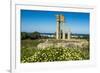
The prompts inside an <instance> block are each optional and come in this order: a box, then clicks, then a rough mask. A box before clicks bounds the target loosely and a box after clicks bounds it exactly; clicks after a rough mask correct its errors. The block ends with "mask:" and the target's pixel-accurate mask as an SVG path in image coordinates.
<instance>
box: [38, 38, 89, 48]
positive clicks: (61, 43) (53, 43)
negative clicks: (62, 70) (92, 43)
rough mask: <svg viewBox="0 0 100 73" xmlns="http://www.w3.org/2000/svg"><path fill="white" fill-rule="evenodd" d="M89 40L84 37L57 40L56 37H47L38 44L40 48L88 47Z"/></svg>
mask: <svg viewBox="0 0 100 73" xmlns="http://www.w3.org/2000/svg"><path fill="white" fill-rule="evenodd" d="M88 46H89V42H88V41H87V40H83V39H71V40H55V39H46V41H45V42H43V43H39V44H38V45H37V48H38V49H45V48H48V47H55V48H59V47H63V48H73V47H74V48H87V47H88Z"/></svg>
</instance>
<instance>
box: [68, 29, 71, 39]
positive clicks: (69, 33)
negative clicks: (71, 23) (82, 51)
mask: <svg viewBox="0 0 100 73" xmlns="http://www.w3.org/2000/svg"><path fill="white" fill-rule="evenodd" d="M70 35H71V32H70V30H68V40H70V37H71V36H70Z"/></svg>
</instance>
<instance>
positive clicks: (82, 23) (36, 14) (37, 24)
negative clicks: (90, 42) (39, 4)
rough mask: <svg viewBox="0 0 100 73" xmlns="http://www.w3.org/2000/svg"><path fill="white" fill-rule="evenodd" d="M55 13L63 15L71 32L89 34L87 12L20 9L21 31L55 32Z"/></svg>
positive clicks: (88, 16)
mask: <svg viewBox="0 0 100 73" xmlns="http://www.w3.org/2000/svg"><path fill="white" fill-rule="evenodd" d="M56 14H63V15H64V16H65V25H66V26H67V27H69V28H70V29H71V32H72V33H81V34H89V19H90V14H89V13H82V12H81V13H80V12H54V11H36V10H21V31H22V32H34V31H38V32H41V33H54V32H56Z"/></svg>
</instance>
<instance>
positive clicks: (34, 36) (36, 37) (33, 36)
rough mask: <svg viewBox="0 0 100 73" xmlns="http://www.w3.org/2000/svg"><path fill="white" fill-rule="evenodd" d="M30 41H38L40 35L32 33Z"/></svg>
mask: <svg viewBox="0 0 100 73" xmlns="http://www.w3.org/2000/svg"><path fill="white" fill-rule="evenodd" d="M30 38H31V39H39V38H40V33H39V32H33V33H31V35H30Z"/></svg>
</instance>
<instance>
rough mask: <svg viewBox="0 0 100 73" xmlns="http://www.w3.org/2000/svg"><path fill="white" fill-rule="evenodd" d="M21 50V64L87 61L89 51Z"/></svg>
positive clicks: (70, 49)
mask: <svg viewBox="0 0 100 73" xmlns="http://www.w3.org/2000/svg"><path fill="white" fill-rule="evenodd" d="M23 50H24V51H23ZM23 50H22V51H21V55H22V56H21V62H22V63H27V62H28V63H30V62H48V61H69V60H87V59H89V50H85V49H81V48H62V47H60V48H54V47H49V48H45V49H32V50H30V49H28V48H23ZM23 52H24V53H23ZM25 52H27V53H25Z"/></svg>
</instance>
